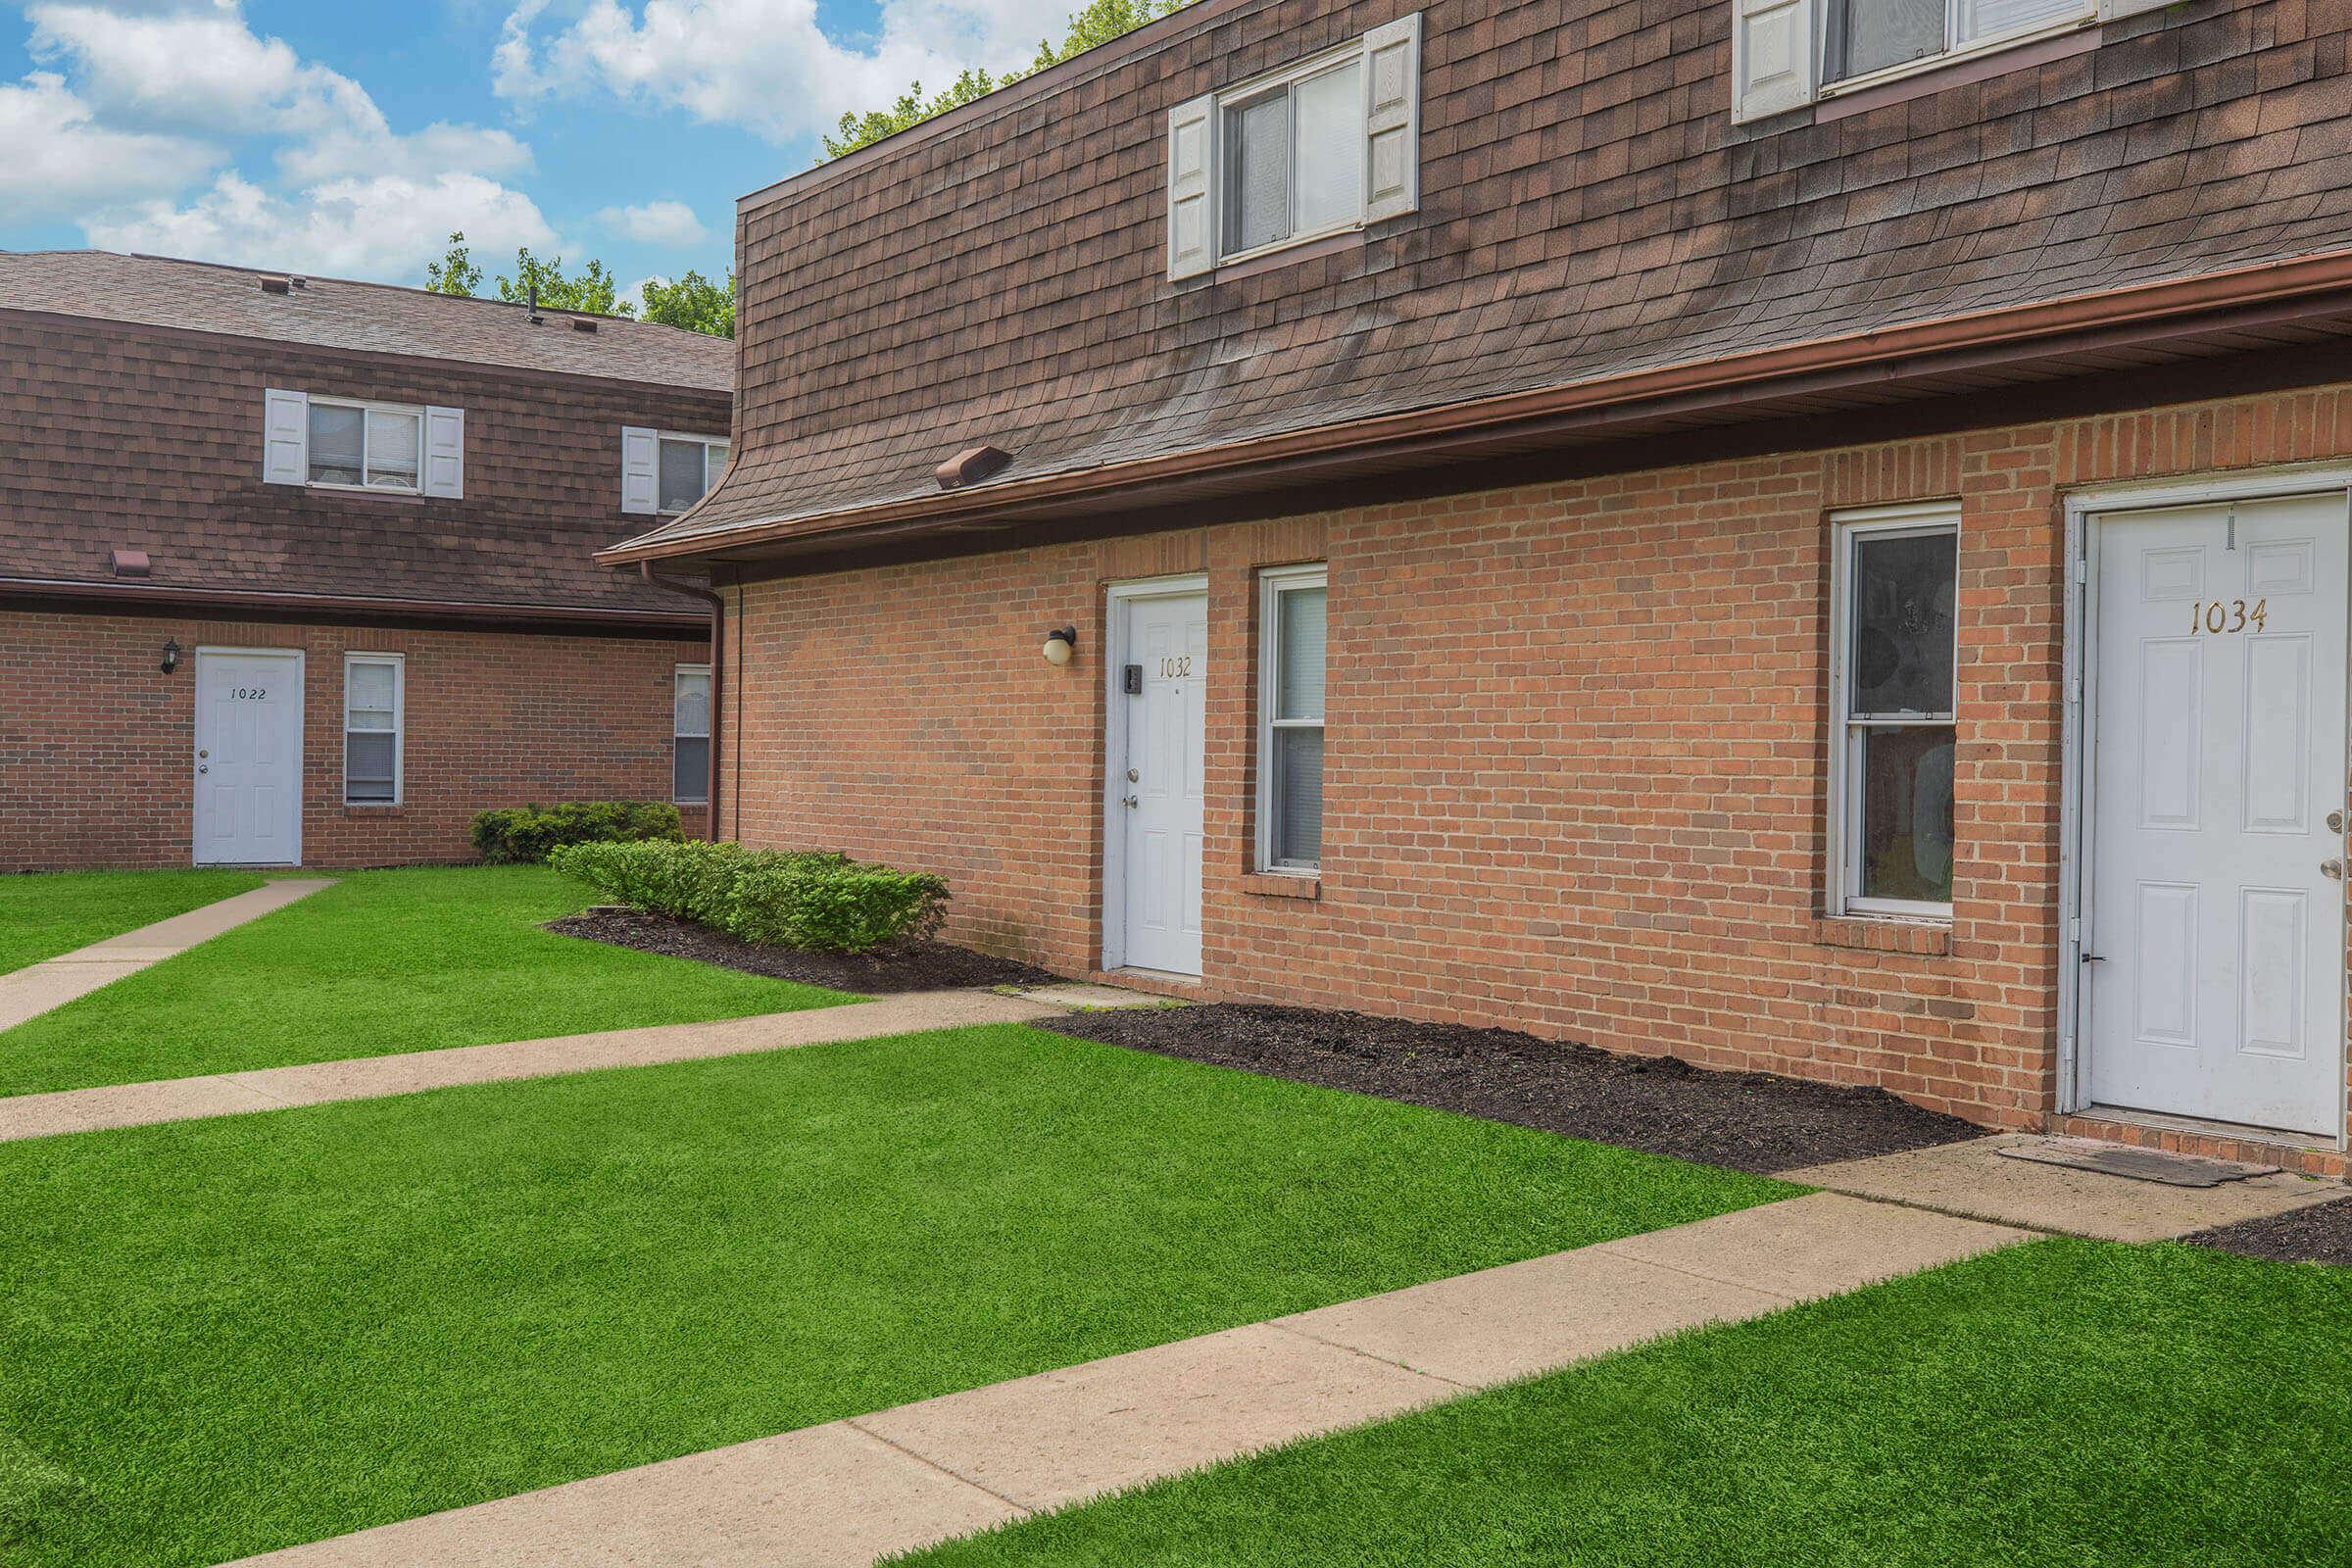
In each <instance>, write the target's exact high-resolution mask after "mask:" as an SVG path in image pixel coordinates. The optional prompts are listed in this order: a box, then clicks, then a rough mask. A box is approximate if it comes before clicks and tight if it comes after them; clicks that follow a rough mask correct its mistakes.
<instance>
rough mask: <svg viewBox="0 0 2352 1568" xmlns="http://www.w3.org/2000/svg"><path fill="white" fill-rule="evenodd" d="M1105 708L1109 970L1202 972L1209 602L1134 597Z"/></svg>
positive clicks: (1124, 604) (1127, 604)
mask: <svg viewBox="0 0 2352 1568" xmlns="http://www.w3.org/2000/svg"><path fill="white" fill-rule="evenodd" d="M1113 603H1114V610H1113V615H1112V620H1113V623H1114V625H1115V624H1116V623H1117V622H1118V621H1119V620H1120V619H1122V618H1123V619H1124V621H1125V631H1124V635H1123V636H1122V637H1121V639H1120V641H1121V645H1122V646H1121V647H1120V648H1119V650H1118V659H1119V661H1120V662H1119V665H1118V667H1117V668H1115V669H1114V670H1113V671H1112V674H1113V676H1114V682H1113V686H1112V691H1111V698H1110V701H1111V703H1112V705H1113V712H1112V718H1111V723H1110V736H1111V750H1110V757H1109V761H1110V773H1111V785H1112V789H1111V797H1112V803H1113V804H1112V810H1113V811H1114V813H1115V815H1114V818H1113V821H1112V826H1111V830H1110V835H1109V838H1108V841H1107V842H1108V843H1109V844H1110V846H1111V853H1112V854H1113V855H1114V856H1115V857H1116V861H1115V863H1114V864H1113V865H1112V866H1111V867H1110V868H1109V869H1108V873H1107V875H1106V877H1105V883H1106V889H1107V891H1108V893H1109V896H1110V900H1111V909H1112V915H1113V920H1112V923H1111V926H1110V929H1108V930H1107V931H1105V933H1104V937H1105V940H1104V949H1105V952H1104V961H1105V963H1106V964H1108V965H1110V966H1112V967H1125V968H1135V969H1159V970H1164V971H1166V972H1168V973H1170V974H1186V975H1197V974H1199V973H1200V972H1201V819H1202V803H1203V802H1204V800H1205V799H1206V794H1207V791H1206V775H1205V771H1204V769H1203V766H1202V761H1201V745H1202V742H1203V740H1204V738H1205V734H1206V730H1205V719H1206V714H1207V710H1206V705H1205V703H1204V700H1203V699H1204V695H1205V693H1206V691H1207V687H1208V596H1207V595H1206V594H1205V593H1200V592H1187V593H1165V594H1153V593H1145V592H1138V593H1129V594H1123V595H1122V596H1121V597H1119V598H1117V599H1115V600H1114V602H1113Z"/></svg>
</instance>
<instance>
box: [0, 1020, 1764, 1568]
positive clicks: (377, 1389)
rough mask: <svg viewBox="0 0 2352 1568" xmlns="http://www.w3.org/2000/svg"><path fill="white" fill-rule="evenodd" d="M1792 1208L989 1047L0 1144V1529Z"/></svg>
mask: <svg viewBox="0 0 2352 1568" xmlns="http://www.w3.org/2000/svg"><path fill="white" fill-rule="evenodd" d="M1794 1191H1796V1189H1793V1188H1789V1187H1788V1186H1786V1185H1784V1184H1780V1183H1776V1182H1772V1181H1769V1180H1766V1179H1764V1178H1760V1177H1750V1176H1743V1175H1739V1174H1735V1173H1733V1172H1729V1171H1718V1170H1711V1169H1707V1168H1705V1167H1701V1166H1695V1165H1688V1164H1683V1163H1680V1162H1677V1161H1674V1160H1670V1159H1665V1158H1660V1157H1657V1156H1653V1155H1647V1154H1639V1153H1634V1152H1628V1151H1624V1150H1619V1149H1611V1148H1607V1147H1604V1146H1600V1145H1595V1144H1586V1143H1578V1142H1575V1141H1572V1140H1568V1139H1563V1138H1558V1137H1554V1136H1552V1135H1550V1134H1548V1133H1542V1132H1535V1131H1530V1130H1528V1129H1525V1128H1519V1127H1509V1126H1503V1125H1499V1124H1496V1123H1492V1122H1483V1121H1477V1120H1473V1119H1470V1118H1467V1117H1460V1116H1453V1115H1448V1114H1446V1113H1444V1112H1439V1111H1432V1110H1425V1109H1421V1108H1419V1107H1416V1106H1411V1105H1403V1104H1397V1103H1392V1102H1388V1101H1383V1100H1375V1099H1370V1098H1365V1097H1360V1096H1355V1095H1348V1094H1343V1093H1340V1092H1338V1091H1334V1090H1327V1089H1319V1088H1315V1087H1311V1086H1308V1085H1302V1084H1295V1083H1288V1082H1283V1081H1280V1080H1276V1079H1270V1078H1261V1077H1256V1076H1253V1075H1250V1074H1247V1073H1240V1072H1232V1071H1227V1070H1225V1069H1222V1068H1217V1067H1208V1066H1203V1065H1201V1064H1199V1063H1194V1062H1187V1061H1179V1060H1176V1059H1173V1058H1170V1057H1164V1056H1155V1055H1152V1054H1147V1053H1142V1052H1130V1051H1124V1050H1121V1049H1119V1048H1117V1047H1112V1046H1105V1045H1101V1044H1097V1043H1095V1042H1091V1041H1082V1040H1072V1039H1067V1038H1065V1037H1062V1036H1059V1035H1053V1034H1048V1033H1045V1032H1043V1031H1038V1030H1031V1029H1026V1028H1021V1027H1018V1026H1010V1025H1005V1026H996V1027H985V1028H970V1029H961V1030H952V1031H947V1032H943V1033H938V1034H931V1035H921V1036H912V1037H905V1038H901V1039H896V1040H890V1041H881V1042H858V1043H851V1044H844V1045H837V1046H819V1047H809V1048H805V1049H801V1050H796V1051H783V1052H775V1053H769V1054H760V1055H749V1056H738V1057H727V1058H720V1059H714V1060H709V1061H699V1062H683V1063H677V1064H674V1065H669V1066H662V1067H650V1068H642V1069H631V1070H619V1071H609V1072H596V1073H582V1074H577V1075H570V1076H563V1077H555V1078H546V1079H539V1080H535V1081H531V1082H526V1083H519V1084H501V1085H485V1086H479V1087H473V1088H465V1089H453V1090H443V1091H439V1092H435V1093H431V1094H424V1095H413V1096H405V1097H401V1098H397V1099H389V1100H378V1101H368V1102H355V1103H343V1104H336V1105H324V1106H317V1107H312V1108H308V1109H301V1110H289V1111H281V1112H275V1113H270V1114H262V1115H247V1116H234V1117H224V1118H220V1119H216V1120H210V1121H200V1122H183V1123H175V1124H170V1125H163V1126H153V1127H142V1128H135V1129H126V1130H122V1131H116V1132H105V1133H93V1134H87V1135H80V1136H75V1137H67V1138H53V1139H45V1140H39V1141H34V1142H30V1143H23V1144H15V1145H0V1281H5V1282H6V1289H5V1290H0V1518H5V1517H6V1516H7V1513H8V1510H9V1505H8V1503H7V1502H6V1500H5V1495H4V1489H6V1488H7V1486H8V1485H9V1482H8V1478H9V1477H10V1476H12V1475H14V1476H16V1477H17V1478H18V1480H17V1482H16V1486H15V1490H16V1495H17V1499H18V1500H17V1502H16V1504H15V1509H16V1512H17V1513H18V1515H20V1516H21V1523H20V1525H19V1531H18V1533H19V1537H20V1540H19V1542H18V1544H17V1547H16V1550H17V1553H18V1555H17V1556H16V1557H14V1558H10V1559H9V1560H10V1561H11V1563H12V1568H13V1565H17V1564H22V1565H25V1568H63V1565H68V1564H72V1565H84V1564H96V1563H105V1564H108V1565H110V1568H135V1565H150V1564H183V1563H186V1564H193V1563H211V1562H215V1561H218V1560H220V1559H222V1558H228V1557H234V1556H237V1555H239V1554H242V1553H247V1552H255V1551H260V1550H263V1549H265V1548H269V1547H274V1546H280V1545H284V1544H289V1543H294V1542H301V1541H307V1540H312V1539H316V1538H319V1537H323V1536H329V1535H333V1534H337V1533H340V1532H344V1531H349V1530H356V1529H359V1528H362V1527H364V1526H368V1525H372V1524H378V1523H382V1522H384V1521H387V1520H394V1519H400V1518H404V1517H408V1516H411V1515H416V1514H421V1513H426V1512H429V1511H432V1510H435V1509H441V1508H448V1507H453V1506H456V1505H459V1504H463V1503H467V1502H473V1501H477V1500H480V1499H483V1498H488V1497H495V1496H499V1495H506V1494H510V1493H515V1492H520V1491H524V1490H526V1489H529V1488H534V1487H543V1486H548V1485H550V1484H553V1483H556V1482H561V1481H566V1480H571V1479H575V1478H578V1477H582V1476H588V1475H595V1474H600V1473H603V1472H607V1471H612V1470H616V1469H620V1468H622V1467H625V1466H629V1465H635V1464H641V1463H645V1462H648V1461H651V1460H655V1459H660V1458H663V1457H666V1456H670V1455H675V1454H680V1453H686V1452H690V1451H694V1450H697V1449H703V1448H709V1447H713V1446H719V1445H722V1444H729V1443H735V1442H739V1441H742V1440H745V1439H749V1438H753V1437H757V1436H760V1435H762V1434H767V1433H774V1432H780V1431H785V1430H788V1429H791V1428H795V1427H800V1426H805V1425H809V1424H811V1423H815V1422H821V1421H826V1420H830V1419H834V1418H837V1417H841V1416H846V1415H852V1414H857V1413H859V1412H864V1411H869V1410H874V1409H879V1408H883V1407H886V1406H889V1405H893V1404H897V1403H901V1402H903V1401H906V1400H909V1399H915V1398H920V1397H926V1396H929V1395H935V1394H943V1393H947V1392H950V1391H952V1390H956V1389H962V1388H969V1387H973V1386H976V1385H979V1384H984V1383H992V1382H996V1381H998V1380H1000V1379H1004V1378H1010V1377H1017V1376H1021V1375H1023V1374H1026V1373H1031V1372H1036V1371H1040V1370H1044V1369H1048V1368H1052V1367H1058V1366H1065V1365H1069V1364H1071V1363H1074V1362H1079V1361H1085V1360H1089V1359H1091V1358H1093V1357H1096V1356H1101V1355H1107V1354H1110V1353H1113V1352H1116V1351H1120V1350H1127V1349H1133V1348H1140V1347H1143V1346H1148V1345H1153V1344H1158V1343H1161V1342H1164V1341H1169V1340H1175V1339H1180V1338H1184V1337H1186V1336H1190V1335H1196V1334H1201V1333H1206V1332H1209V1331H1211V1330H1215V1329H1219V1328H1224V1327H1229V1326H1232V1325H1234V1324H1239V1323H1245V1322H1250V1321H1254V1320H1257V1319H1261V1318H1266V1317H1272V1316H1276V1315H1278V1314H1281V1313H1285V1312H1291V1311H1297V1310H1301V1309H1303V1308H1306V1307H1310V1306H1314V1305H1318V1304H1322V1303H1326V1302H1330V1301H1335V1300H1341V1299H1348V1298H1352V1297H1357V1296H1363V1295H1367V1294H1369V1293H1372V1292H1377V1291H1384V1290H1389V1289H1393V1288H1395V1287H1398V1286H1402V1285H1405V1284H1408V1283H1412V1282H1416V1281H1420V1280H1424V1279H1429V1278H1434V1277H1437V1276H1441V1275H1448V1274H1456V1273H1461V1272H1463V1271H1465V1270H1469V1269H1476V1268H1482V1267H1486V1266H1489V1265H1492V1264H1495V1263H1500V1262H1505V1261H1509V1260H1512V1259H1516V1258H1521V1257H1527V1256H1532V1255H1535V1254H1538V1253H1543V1252H1548V1251H1552V1250H1558V1249H1561V1248H1567V1247H1576V1246H1581V1245H1584V1244H1587V1243H1591V1242H1596V1241H1600V1240H1603V1239H1606V1238H1611V1237H1616V1236H1622V1235H1627V1234H1630V1233H1633V1232H1638V1231H1642V1230H1647V1229H1651V1228H1654V1227H1658V1226H1663V1225H1671V1224H1677V1223H1681V1222H1683V1221H1687V1220H1692V1219H1697V1218H1700V1217H1702V1216H1705V1215H1709V1214H1714V1213H1718V1212H1722V1211H1725V1210H1729V1209H1733V1208H1739V1207H1741V1206H1744V1205H1747V1204H1750V1203H1754V1202H1758V1201H1767V1200H1771V1199H1774V1198H1779V1197H1784V1196H1788V1195H1789V1194H1790V1193H1792V1192H1794ZM12 1452H13V1453H14V1455H15V1457H14V1458H13V1459H12V1458H11V1457H10V1455H11V1453H12ZM0 1556H6V1553H5V1552H0Z"/></svg>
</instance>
